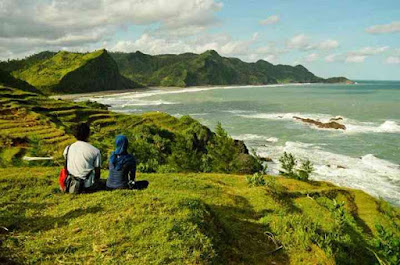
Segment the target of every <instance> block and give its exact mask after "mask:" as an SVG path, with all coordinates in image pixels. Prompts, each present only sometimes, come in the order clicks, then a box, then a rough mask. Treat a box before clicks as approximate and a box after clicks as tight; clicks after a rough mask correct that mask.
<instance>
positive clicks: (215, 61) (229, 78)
mask: <svg viewBox="0 0 400 265" xmlns="http://www.w3.org/2000/svg"><path fill="white" fill-rule="evenodd" d="M0 69H2V70H3V71H5V72H9V73H11V74H12V75H13V76H14V77H15V78H19V79H22V80H24V81H26V82H28V83H29V84H30V85H32V86H35V87H36V88H38V89H40V90H41V91H43V92H45V93H46V94H63V93H85V92H95V91H105V90H123V89H127V88H135V87H141V86H177V87H187V86H208V85H210V86H211V85H263V84H278V83H317V82H319V83H353V82H352V81H350V80H348V79H347V78H345V77H334V78H328V79H323V78H320V77H317V76H315V75H314V74H313V73H311V72H309V71H308V70H307V69H306V68H305V67H303V66H302V65H297V66H289V65H281V64H278V65H273V64H271V63H269V62H266V61H263V60H259V61H257V62H255V63H246V62H243V61H241V60H239V59H237V58H227V57H222V56H220V55H219V54H218V53H217V52H216V51H213V50H210V51H206V52H204V53H202V54H194V53H184V54H163V55H155V56H152V55H148V54H144V53H141V52H139V51H138V52H135V53H119V52H115V53H109V52H107V51H106V50H98V51H95V52H92V53H71V52H66V51H60V52H58V53H54V52H48V51H47V52H41V53H38V54H35V55H32V56H30V57H27V58H25V59H22V60H9V61H4V62H0ZM120 73H121V74H120Z"/></svg>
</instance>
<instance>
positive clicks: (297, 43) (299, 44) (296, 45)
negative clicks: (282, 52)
mask: <svg viewBox="0 0 400 265" xmlns="http://www.w3.org/2000/svg"><path fill="white" fill-rule="evenodd" d="M286 46H287V47H288V48H290V49H299V50H304V49H307V47H309V46H310V44H309V38H308V37H307V36H306V35H304V34H300V35H296V36H294V37H292V38H291V39H289V40H288V41H287V42H286Z"/></svg>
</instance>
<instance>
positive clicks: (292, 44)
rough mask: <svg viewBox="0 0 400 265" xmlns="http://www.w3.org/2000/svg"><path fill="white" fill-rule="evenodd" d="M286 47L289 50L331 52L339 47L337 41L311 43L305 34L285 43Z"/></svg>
mask: <svg viewBox="0 0 400 265" xmlns="http://www.w3.org/2000/svg"><path fill="white" fill-rule="evenodd" d="M286 47H288V48H289V49H297V50H303V51H308V50H332V49H336V48H337V47H339V42H338V41H337V40H332V39H328V40H324V41H322V42H317V43H312V42H311V39H310V38H309V37H308V36H306V35H305V34H299V35H296V36H293V37H292V38H291V39H289V40H288V41H287V42H286Z"/></svg>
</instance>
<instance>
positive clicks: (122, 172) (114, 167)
mask: <svg viewBox="0 0 400 265" xmlns="http://www.w3.org/2000/svg"><path fill="white" fill-rule="evenodd" d="M115 146H116V148H115V151H114V152H112V153H111V156H110V161H109V170H110V173H109V176H108V179H107V188H108V189H111V190H113V189H132V188H133V187H134V184H135V176H136V160H135V157H134V156H133V155H131V154H128V138H126V137H125V136H124V135H118V136H117V138H116V139H115Z"/></svg>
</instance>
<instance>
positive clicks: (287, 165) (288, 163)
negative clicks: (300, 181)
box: [279, 152, 297, 176]
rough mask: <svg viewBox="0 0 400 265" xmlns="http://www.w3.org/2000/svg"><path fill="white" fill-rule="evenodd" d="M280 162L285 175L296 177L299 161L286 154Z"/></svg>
mask: <svg viewBox="0 0 400 265" xmlns="http://www.w3.org/2000/svg"><path fill="white" fill-rule="evenodd" d="M279 162H281V167H282V169H283V170H284V171H281V173H282V174H283V175H287V176H292V175H294V167H295V166H296V163H297V161H296V158H295V157H294V156H293V155H292V154H290V153H289V154H288V153H286V152H284V153H283V156H281V157H280V158H279Z"/></svg>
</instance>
